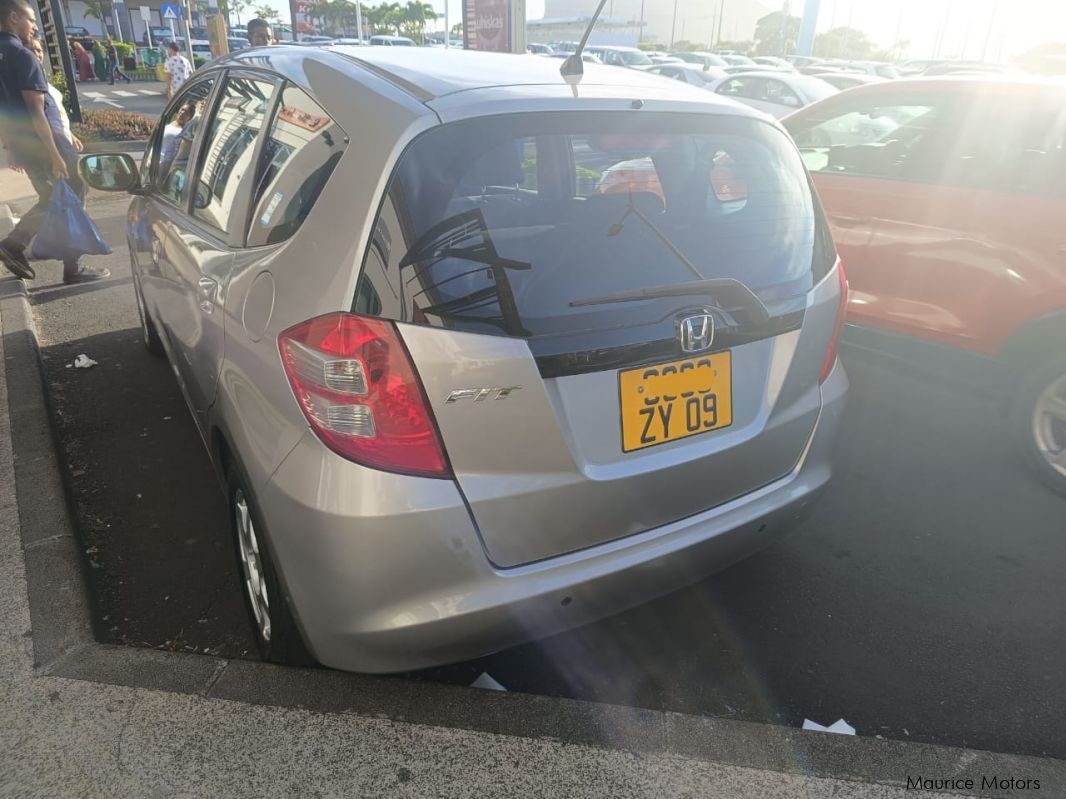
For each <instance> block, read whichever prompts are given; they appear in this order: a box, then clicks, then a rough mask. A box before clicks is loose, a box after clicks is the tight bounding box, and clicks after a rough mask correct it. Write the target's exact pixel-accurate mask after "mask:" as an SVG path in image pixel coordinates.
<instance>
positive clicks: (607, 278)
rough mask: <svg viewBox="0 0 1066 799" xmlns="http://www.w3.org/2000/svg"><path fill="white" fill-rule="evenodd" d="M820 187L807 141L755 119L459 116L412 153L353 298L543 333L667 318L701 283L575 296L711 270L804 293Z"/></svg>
mask: <svg viewBox="0 0 1066 799" xmlns="http://www.w3.org/2000/svg"><path fill="white" fill-rule="evenodd" d="M812 202H813V201H812V195H811V190H810V187H809V184H808V181H807V177H806V174H805V172H804V169H803V166H802V164H801V161H800V158H799V155H798V154H797V152H796V150H795V147H794V146H793V145H792V144H791V142H790V141H789V140H788V138H787V137H786V135H785V134H784V133H782V132H781V131H779V130H777V129H776V128H774V127H772V126H770V125H769V124H768V123H765V122H761V121H759V120H754V119H745V118H730V117H716V116H710V115H706V116H704V115H698V116H697V115H694V114H674V115H665V114H659V115H655V114H647V115H643V114H637V113H627V114H603V113H600V114H591V115H590V114H557V115H536V116H533V115H521V116H506V117H493V118H487V119H477V120H469V121H464V122H460V123H453V124H449V125H445V126H441V127H438V128H435V129H433V130H431V131H429V132H427V133H425V134H423V135H422V136H421V137H419V138H418V139H416V140H415V141H414V142H413V143H412V144H411V145H410V146H409V147H408V149H407V150H406V151H405V152H404V154H403V155H402V156H401V158H400V161H399V164H398V165H397V168H396V171H395V173H394V175H393V178H392V181H391V184H390V188H389V190H388V194H387V196H386V199H385V201H384V202H383V204H382V208H381V211H380V212H379V216H378V219H377V222H376V224H375V228H374V232H373V237H372V241H371V244H370V247H369V248H368V251H367V256H366V260H365V262H364V268H363V272H362V274H361V278H360V280H359V283H358V289H357V294H356V300H355V308H354V310H355V311H356V312H357V313H366V314H374V315H383V316H387V317H389V318H392V319H397V320H400V321H414V322H420V323H424V324H431V325H434V326H441V327H447V328H451V329H458V330H464V331H469V332H478V333H495V334H502V335H512V336H522V337H526V338H537V337H552V336H564V337H565V336H568V335H573V334H577V333H581V332H589V331H603V330H609V329H615V330H616V329H621V328H633V327H639V326H641V325H655V324H657V323H660V322H662V321H663V320H664V319H667V318H668V316H669V314H670V313H671V312H672V311H674V310H676V308H677V306H678V304H679V303H685V304H687V305H692V304H693V303H694V302H697V303H698V302H700V301H701V300H700V298H698V297H697V298H695V299H694V298H692V297H687V298H684V297H683V298H680V299H679V298H668V299H661V298H657V299H652V300H640V301H636V302H627V303H621V304H619V303H613V304H593V305H582V304H572V303H576V302H577V301H580V300H585V299H589V298H594V297H599V296H602V295H604V294H610V293H616V292H627V291H633V290H639V289H643V288H650V287H659V286H664V285H671V286H672V285H674V284H679V283H690V282H693V281H697V280H702V279H706V278H734V279H737V280H740V281H741V282H743V283H744V284H745V285H746V286H748V287H749V288H750V289H752V290H753V291H754V292H755V293H756V294H758V295H759V296H760V298H761V299H763V301H764V302H767V303H769V302H771V301H773V300H782V299H784V298H793V299H794V298H796V297H802V295H803V294H805V293H806V292H807V291H808V290H809V289H810V288H811V287H812V285H813V283H814V281H815V280H816V279H817V277H819V276H816V275H815V274H814V270H813V268H812V258H813V249H814V242H815V211H814V208H813V206H812ZM820 240H821V239H820ZM702 301H703V302H706V301H707V300H706V298H704V299H703V300H702Z"/></svg>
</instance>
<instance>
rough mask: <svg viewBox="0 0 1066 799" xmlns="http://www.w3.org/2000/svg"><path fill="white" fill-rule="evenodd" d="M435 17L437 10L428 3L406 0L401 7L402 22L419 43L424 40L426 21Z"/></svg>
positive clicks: (418, 0) (423, 42)
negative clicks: (404, 4)
mask: <svg viewBox="0 0 1066 799" xmlns="http://www.w3.org/2000/svg"><path fill="white" fill-rule="evenodd" d="M436 19H437V10H436V9H435V8H433V6H431V5H430V4H429V3H423V2H420V0H408V2H407V5H406V6H404V8H403V22H404V24H405V26H406V27H407V30H408V32H409V33H413V34H415V35H414V36H413V37H412V38H415V39H418V41H419V44H425V42H426V22H427V21H429V20H436Z"/></svg>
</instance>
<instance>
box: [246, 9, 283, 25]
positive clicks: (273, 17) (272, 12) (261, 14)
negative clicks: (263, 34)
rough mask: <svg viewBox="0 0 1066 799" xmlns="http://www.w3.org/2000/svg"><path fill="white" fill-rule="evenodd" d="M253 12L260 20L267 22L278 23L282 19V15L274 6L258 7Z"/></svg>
mask: <svg viewBox="0 0 1066 799" xmlns="http://www.w3.org/2000/svg"><path fill="white" fill-rule="evenodd" d="M252 11H254V12H255V15H256V16H257V17H258V18H259V19H265V20H266V21H267V22H277V21H278V20H280V19H281V15H280V14H279V13H278V10H277V9H276V8H273V7H272V6H267V5H262V6H256V7H255V8H253V9H252Z"/></svg>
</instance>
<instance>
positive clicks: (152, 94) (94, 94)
mask: <svg viewBox="0 0 1066 799" xmlns="http://www.w3.org/2000/svg"><path fill="white" fill-rule="evenodd" d="M77 86H78V99H79V101H80V102H81V107H82V110H83V111H86V110H89V111H92V110H97V111H102V110H107V109H113V110H115V111H132V112H134V113H137V114H144V115H145V116H148V117H152V118H153V119H154V118H155V117H158V116H159V115H160V114H161V113H162V112H163V107H164V106H165V105H166V102H167V84H165V83H160V82H157V81H152V82H151V83H143V82H139V81H138V82H134V83H126V82H125V81H120V82H118V83H116V84H115V85H114V86H111V85H109V84H108V83H107V81H85V82H79V83H78V84H77Z"/></svg>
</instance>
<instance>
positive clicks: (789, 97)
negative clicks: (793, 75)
mask: <svg viewBox="0 0 1066 799" xmlns="http://www.w3.org/2000/svg"><path fill="white" fill-rule="evenodd" d="M760 99H762V100H765V101H766V102H768V103H776V104H777V105H787V106H790V107H791V108H799V107H800V106H801V105H803V103H801V102H800V99H799V95H797V94H796V93H795V92H794V91H792V89H790V88H789V87H788V86H786V85H785V83H784V82H783V81H779V80H764V81H763V89H762V95H761V97H760Z"/></svg>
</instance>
